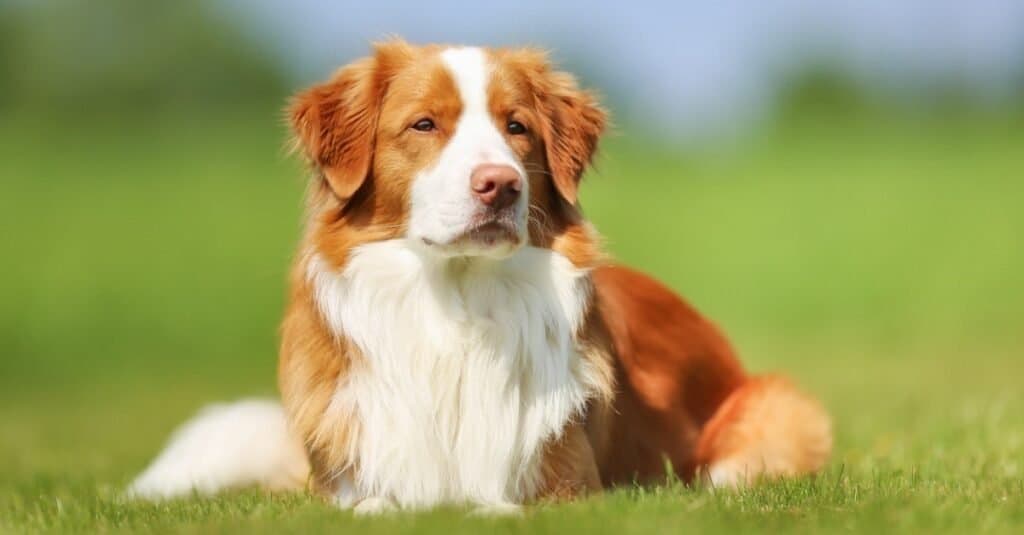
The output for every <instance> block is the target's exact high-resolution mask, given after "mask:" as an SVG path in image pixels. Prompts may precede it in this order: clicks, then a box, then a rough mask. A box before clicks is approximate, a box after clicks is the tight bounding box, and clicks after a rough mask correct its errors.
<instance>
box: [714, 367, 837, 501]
mask: <svg viewBox="0 0 1024 535" xmlns="http://www.w3.org/2000/svg"><path fill="white" fill-rule="evenodd" d="M831 450H832V425H831V422H830V420H829V417H828V414H827V413H826V412H825V410H824V408H822V406H821V405H820V404H819V403H818V402H817V401H815V400H814V399H812V398H810V397H808V396H807V395H806V394H803V393H801V392H800V391H799V390H797V389H796V388H795V387H794V386H793V385H792V384H791V383H790V382H789V381H787V380H785V379H783V378H780V377H774V376H767V377H757V378H753V379H749V380H748V381H747V382H746V383H745V384H743V385H742V386H741V387H739V388H738V389H736V390H735V391H733V392H732V394H730V395H729V397H728V398H726V400H725V402H724V403H722V405H721V406H720V407H719V408H718V410H717V411H716V412H715V414H714V415H713V416H712V417H711V420H709V421H708V423H707V425H705V427H704V429H703V431H702V432H701V436H700V440H699V441H698V444H697V460H698V463H699V465H700V466H701V469H702V471H703V474H702V475H703V476H704V478H705V480H706V481H709V482H710V483H711V484H712V485H713V486H715V487H736V486H741V485H747V484H750V483H752V482H754V481H756V480H758V479H760V478H769V479H770V478H775V477H781V476H797V475H802V474H808V473H813V472H816V471H818V470H820V469H821V467H822V466H824V464H825V461H826V460H828V456H829V454H830V453H831Z"/></svg>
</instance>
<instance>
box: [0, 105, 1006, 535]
mask: <svg viewBox="0 0 1024 535" xmlns="http://www.w3.org/2000/svg"><path fill="white" fill-rule="evenodd" d="M254 117H255V118H254ZM263 117H268V118H269V119H267V120H266V121H264V120H263ZM96 125H97V123H96V122H92V123H90V124H89V125H88V126H86V125H83V124H81V123H78V122H71V123H69V124H60V125H55V124H51V123H48V122H40V121H36V120H34V119H33V120H29V119H28V118H16V119H14V120H10V121H6V122H3V123H0V146H2V147H3V149H0V150H2V155H0V175H2V181H3V182H2V191H0V193H2V195H0V228H2V229H4V231H3V232H2V233H0V248H2V250H3V257H2V258H3V259H4V260H3V261H2V262H0V297H2V299H0V356H2V360H0V531H9V532H13V533H22V532H36V531H73V532H81V531H125V532H132V533H134V532H144V531H186V532H187V531H198V532H209V531H224V532H245V533H248V532H271V533H278V532H282V531H291V532H300V533H304V532H313V531H320V530H323V531H337V532H368V533H393V532H412V531H416V532H428V533H430V532H436V533H446V534H453V533H463V532H464V533H478V532H480V531H481V530H485V529H486V530H489V531H492V532H496V533H500V532H522V531H540V532H552V533H566V532H581V533H586V532H602V533H652V532H665V533H677V532H681V531H692V532H701V533H704V532H711V533H717V532H736V531H778V530H787V531H789V530H792V531H843V532H848V531H854V532H878V531H883V530H884V531H900V532H904V531H907V532H923V533H933V532H946V531H954V532H955V531H979V530H980V531H1004V532H1014V531H1019V530H1020V529H1021V528H1022V526H1024V483H1022V478H1024V390H1022V389H1021V388H1020V379H1021V378H1022V377H1024V339H1022V334H1024V330H1022V329H1021V324H1022V320H1024V242H1022V239H1024V210H1022V209H1021V206H1022V205H1024V151H1022V150H1020V147H1022V146H1024V131H1022V129H1020V128H1019V126H1018V127H1014V126H1012V125H1009V124H1008V123H1004V122H1000V121H996V120H979V121H963V122H961V123H955V124H944V123H929V124H920V123H918V124H915V123H912V122H909V121H895V120H893V121H875V122H871V123H858V122H852V123H850V124H841V125H839V124H825V125H823V126H818V127H810V126H807V125H804V126H803V127H800V128H791V129H779V130H774V131H769V132H767V133H765V134H764V135H761V136H757V137H754V138H751V139H748V140H744V141H742V142H737V143H735V144H734V145H733V146H729V147H718V148H716V149H715V150H708V149H704V150H687V151H680V150H675V151H673V150H669V149H666V148H664V147H659V146H657V145H655V144H650V145H648V144H647V143H646V142H645V140H642V139H636V138H631V137H628V136H626V135H625V134H623V135H620V136H618V137H614V138H612V139H611V140H610V142H609V143H608V144H607V145H606V151H605V152H604V154H603V156H602V157H601V158H600V159H599V166H598V171H597V172H596V173H593V174H592V175H591V176H589V177H588V179H587V184H586V186H585V187H584V190H585V193H584V203H585V206H586V210H587V213H588V214H589V216H590V217H591V218H592V219H593V220H594V221H595V222H596V223H597V225H598V227H599V229H601V230H602V232H603V233H604V234H605V236H606V237H607V240H608V246H609V249H610V250H611V251H612V252H613V253H614V254H615V255H616V256H617V257H618V258H620V259H622V260H623V261H625V262H628V263H630V264H632V265H634V266H637V267H640V268H642V269H644V270H646V271H648V272H650V273H652V274H655V275H657V276H658V277H659V278H661V279H663V280H665V281H666V282H668V283H669V284H670V285H672V286H673V287H674V288H676V289H677V290H679V291H680V292H682V293H683V294H685V295H686V296H687V297H688V298H689V299H690V300H691V301H692V302H694V303H695V304H696V305H697V306H698V307H700V308H701V309H702V310H704V311H705V312H706V313H707V314H709V315H710V316H711V317H713V318H715V319H716V320H717V321H718V322H719V323H720V324H721V325H722V326H723V327H724V328H725V329H726V330H727V331H728V332H729V333H730V334H731V336H732V338H733V340H734V341H735V343H736V345H737V346H738V348H739V349H740V351H741V353H742V354H743V357H744V360H745V362H746V363H747V364H748V366H749V367H750V368H751V369H754V370H784V371H786V372H787V373H790V374H791V375H793V376H795V377H796V378H797V379H798V380H799V381H800V382H801V383H802V384H803V385H805V386H806V388H807V389H809V390H811V391H813V392H815V393H816V394H817V395H819V396H820V397H821V398H822V399H823V400H824V401H825V403H826V404H827V405H828V407H829V409H830V410H831V412H832V413H833V414H834V417H835V421H836V432H837V441H836V453H835V456H834V459H833V462H832V463H831V465H830V467H829V469H828V470H827V471H826V472H825V473H824V474H822V475H821V476H820V477H818V478H814V479H805V480H800V481H790V482H780V483H772V484H767V485H764V486H761V487H758V488H755V489H752V490H749V491H744V492H740V493H736V494H732V493H721V492H719V493H710V492H707V491H702V490H699V489H690V488H686V487H683V486H680V485H670V486H666V487H662V488H655V489H638V488H628V489H621V490H618V491H615V492H613V493H610V494H608V495H605V496H602V497H597V498H592V499H589V500H585V501H583V502H581V503H575V504H570V505H561V506H543V507H538V508H534V509H531V510H530V511H529V513H528V514H527V515H526V517H524V518H516V519H478V518H467V517H466V516H465V515H464V514H463V512H462V511H451V510H449V511H436V512H431V513H425V514H416V515H401V516H398V517H393V518H383V519H369V520H367V519H354V518H352V517H351V515H350V514H348V513H345V512H341V511H336V510H333V509H332V508H331V507H329V506H327V505H325V504H324V503H321V502H320V501H318V500H317V499H315V498H311V497H308V496H304V495H280V496H269V495H264V494H261V493H258V492H255V491H253V492H246V493H238V494H232V495H228V496H222V497H218V498H215V499H208V500H199V499H193V500H182V501H176V502H171V503H167V504H161V505H152V504H142V503H130V502H125V501H123V500H121V499H120V498H119V497H118V492H119V490H120V489H121V488H123V486H124V484H125V483H126V482H127V481H128V480H129V479H130V478H131V477H132V475H133V474H135V473H137V472H138V471H139V470H140V469H141V468H142V467H143V466H144V464H145V463H146V462H147V461H148V460H149V459H151V458H152V456H153V455H154V454H155V453H156V452H157V450H158V449H159V447H160V445H161V443H162V442H163V441H164V440H165V439H166V437H167V434H168V433H169V432H170V430H171V429H172V428H173V427H174V426H175V425H176V424H178V423H180V422H181V421H182V420H183V419H185V418H186V417H188V416H189V414H190V413H192V412H193V411H194V410H195V409H197V408H198V407H199V406H201V405H203V404H204V403H207V402H210V401H216V400H224V399H232V398H235V397H239V396H245V395H253V394H267V395H272V394H273V392H274V386H273V385H274V379H273V377H274V375H273V374H274V365H275V352H276V350H275V346H276V322H277V320H278V317H279V314H280V311H281V308H282V306H283V297H284V292H285V290H284V278H285V270H286V268H287V264H288V262H289V260H290V256H291V252H292V247H293V245H294V243H295V240H296V236H297V235H298V231H299V223H300V208H301V203H300V197H301V191H302V187H303V184H302V180H301V172H300V170H299V166H298V165H297V164H296V163H295V162H293V161H291V160H289V159H287V158H286V157H285V156H284V154H283V151H282V150H281V146H282V143H281V139H282V137H283V133H282V132H281V131H280V129H278V128H277V127H276V125H275V124H274V123H273V113H272V112H266V113H253V114H252V115H250V116H247V117H224V118H213V119H210V118H203V119H190V118H187V117H182V118H176V119H173V120H170V119H166V118H159V117H157V118H154V119H153V120H152V121H150V122H135V123H131V124H127V123H124V124H121V123H117V122H113V123H108V124H106V125H105V126H102V127H98V126H96Z"/></svg>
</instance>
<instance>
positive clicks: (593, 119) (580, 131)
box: [533, 61, 607, 205]
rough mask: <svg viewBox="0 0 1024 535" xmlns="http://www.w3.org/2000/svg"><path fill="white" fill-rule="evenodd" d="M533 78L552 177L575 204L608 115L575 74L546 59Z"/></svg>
mask: <svg viewBox="0 0 1024 535" xmlns="http://www.w3.org/2000/svg"><path fill="white" fill-rule="evenodd" d="M533 78H534V83H533V85H534V90H535V92H536V98H537V108H538V110H539V111H540V115H541V123H542V124H541V134H542V136H543V137H544V146H545V147H546V150H547V154H546V155H547V160H548V167H550V168H551V176H552V180H554V183H555V188H556V189H557V190H558V193H559V194H560V195H561V196H562V197H563V198H564V199H565V200H566V201H567V202H568V203H569V204H571V205H575V204H576V198H577V192H578V189H579V182H580V177H581V176H582V175H583V171H585V170H586V168H587V166H588V165H589V164H590V162H591V159H592V158H593V156H594V152H595V151H596V150H597V142H598V139H599V138H600V137H601V133H602V132H604V128H605V124H606V123H607V115H606V114H605V112H604V110H603V109H601V106H600V104H598V102H597V98H596V97H595V96H594V95H592V94H591V93H589V92H587V91H584V90H581V89H580V88H579V87H578V86H577V84H576V80H575V78H573V77H572V75H570V74H568V73H564V72H553V71H551V70H550V69H549V68H548V66H547V62H546V61H544V63H543V64H542V67H541V68H540V69H539V71H535V73H534V76H533Z"/></svg>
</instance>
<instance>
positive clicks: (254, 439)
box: [128, 400, 309, 499]
mask: <svg viewBox="0 0 1024 535" xmlns="http://www.w3.org/2000/svg"><path fill="white" fill-rule="evenodd" d="M308 474H309V464H308V462H307V461H306V454H305V451H303V448H302V445H301V444H300V443H299V441H298V440H297V439H296V438H295V436H294V435H293V434H292V433H291V432H290V431H289V429H288V423H287V420H286V418H285V414H284V410H283V409H282V407H281V404H280V403H277V402H274V401H269V400H244V401H238V402H235V403H230V404H218V405H211V406H208V407H206V408H204V409H203V410H202V411H200V412H199V414H198V415H196V416H195V417H194V418H193V419H191V420H189V421H188V422H186V423H185V424H184V425H182V426H181V427H180V428H179V429H178V430H177V431H175V432H174V434H173V435H172V436H171V439H170V441H169V442H168V445H167V447H166V449H164V451H163V453H161V454H160V456H159V457H157V458H156V460H155V461H153V463H152V464H150V466H149V467H148V468H146V470H145V471H144V472H143V473H142V474H141V475H139V477H138V478H136V479H135V481H134V482H132V484H131V486H130V487H129V489H128V493H129V494H130V495H132V496H135V497H139V498H149V499H159V498H170V497H173V496H180V495H185V494H189V493H191V492H198V493H201V494H211V493H213V492H216V491H218V490H221V489H224V488H230V487H241V486H246V485H263V486H265V487H269V488H279V489H280V488H301V487H302V486H303V485H304V484H305V481H306V478H307V476H308Z"/></svg>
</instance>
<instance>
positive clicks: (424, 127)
mask: <svg viewBox="0 0 1024 535" xmlns="http://www.w3.org/2000/svg"><path fill="white" fill-rule="evenodd" d="M434 128H436V127H435V126H434V121H431V120H430V119H420V120H419V121H416V122H415V123H413V124H412V129H413V130H416V131H417V132H430V131H432V130H433V129H434Z"/></svg>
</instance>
